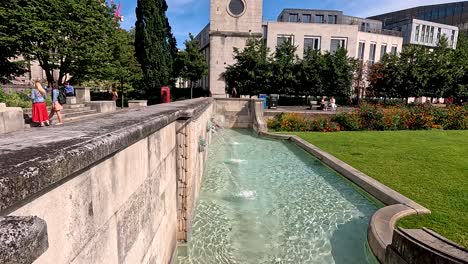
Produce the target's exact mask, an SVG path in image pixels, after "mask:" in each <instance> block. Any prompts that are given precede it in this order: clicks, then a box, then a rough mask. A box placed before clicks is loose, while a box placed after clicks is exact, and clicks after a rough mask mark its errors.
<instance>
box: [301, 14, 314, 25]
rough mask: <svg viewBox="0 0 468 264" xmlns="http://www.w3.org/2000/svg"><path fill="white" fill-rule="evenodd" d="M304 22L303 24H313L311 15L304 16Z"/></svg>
mask: <svg viewBox="0 0 468 264" xmlns="http://www.w3.org/2000/svg"><path fill="white" fill-rule="evenodd" d="M302 22H303V23H310V22H312V17H311V15H302Z"/></svg>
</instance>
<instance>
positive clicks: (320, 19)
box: [315, 15, 323, 24]
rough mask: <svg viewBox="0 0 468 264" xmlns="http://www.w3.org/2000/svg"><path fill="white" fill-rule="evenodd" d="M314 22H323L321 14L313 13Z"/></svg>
mask: <svg viewBox="0 0 468 264" xmlns="http://www.w3.org/2000/svg"><path fill="white" fill-rule="evenodd" d="M315 23H320V24H323V15H315Z"/></svg>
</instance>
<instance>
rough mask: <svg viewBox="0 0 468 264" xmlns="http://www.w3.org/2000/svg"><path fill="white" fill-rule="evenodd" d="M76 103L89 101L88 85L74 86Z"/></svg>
mask: <svg viewBox="0 0 468 264" xmlns="http://www.w3.org/2000/svg"><path fill="white" fill-rule="evenodd" d="M75 95H76V103H78V104H84V103H86V102H90V101H91V92H90V89H89V88H88V87H77V88H75Z"/></svg>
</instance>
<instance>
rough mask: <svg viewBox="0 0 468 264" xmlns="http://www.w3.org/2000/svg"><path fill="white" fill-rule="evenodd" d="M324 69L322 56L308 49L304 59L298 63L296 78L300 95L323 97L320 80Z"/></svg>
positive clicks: (321, 81)
mask: <svg viewBox="0 0 468 264" xmlns="http://www.w3.org/2000/svg"><path fill="white" fill-rule="evenodd" d="M324 68H325V60H324V56H323V55H322V54H321V53H320V51H318V50H314V49H308V50H307V51H306V53H305V54H304V59H303V60H302V61H300V62H299V65H298V72H297V78H298V82H299V83H300V85H298V88H300V92H299V93H300V94H303V95H315V96H318V95H324V89H323V83H324V80H323V78H322V75H323V69H324Z"/></svg>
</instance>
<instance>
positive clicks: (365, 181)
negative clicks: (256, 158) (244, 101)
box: [258, 131, 431, 263]
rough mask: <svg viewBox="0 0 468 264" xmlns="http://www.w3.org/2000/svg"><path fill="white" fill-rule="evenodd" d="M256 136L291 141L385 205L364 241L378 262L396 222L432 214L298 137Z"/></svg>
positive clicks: (373, 219) (372, 218)
mask: <svg viewBox="0 0 468 264" xmlns="http://www.w3.org/2000/svg"><path fill="white" fill-rule="evenodd" d="M258 133H259V135H260V136H264V137H268V138H272V139H278V140H289V141H292V142H293V143H295V144H296V145H298V146H299V147H301V148H302V149H304V150H305V151H307V152H308V153H310V154H312V155H313V156H314V157H316V158H317V159H319V160H320V161H322V162H323V163H325V164H326V165H328V166H329V167H331V168H332V169H334V170H335V171H337V172H338V173H340V174H341V175H343V176H344V177H346V178H347V179H348V180H350V181H351V182H353V183H354V184H356V185H357V186H359V187H360V188H362V189H363V190H365V191H366V192H367V193H369V194H371V195H372V196H373V197H375V198H376V199H378V200H379V201H381V202H382V203H384V204H385V205H387V206H386V207H384V208H381V209H379V210H378V211H377V212H375V213H374V215H373V216H372V217H371V220H370V222H369V227H368V232H367V239H368V242H369V246H370V248H371V250H372V253H373V254H374V255H375V256H376V257H377V259H378V260H379V261H380V262H381V263H385V254H386V250H387V246H388V245H390V244H391V243H392V238H393V231H394V229H395V224H396V223H397V221H398V220H400V219H402V218H403V217H406V216H410V215H424V214H430V213H431V211H430V210H429V209H427V208H425V207H424V206H422V205H420V204H418V203H416V202H414V201H413V200H411V199H409V198H407V197H405V196H403V195H402V194H400V193H398V192H396V191H394V190H393V189H391V188H389V187H387V186H385V185H384V184H382V183H380V182H379V181H377V180H375V179H373V178H371V177H369V176H367V175H366V174H364V173H362V172H361V171H359V170H357V169H355V168H353V167H351V166H350V165H348V164H346V163H345V162H343V161H341V160H339V159H337V158H336V157H334V156H333V155H331V154H329V153H327V152H325V151H323V150H321V149H320V148H318V147H316V146H314V145H313V144H311V143H309V142H307V141H305V140H303V139H302V138H300V137H298V136H292V135H279V134H272V133H269V132H266V131H259V132H258Z"/></svg>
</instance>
